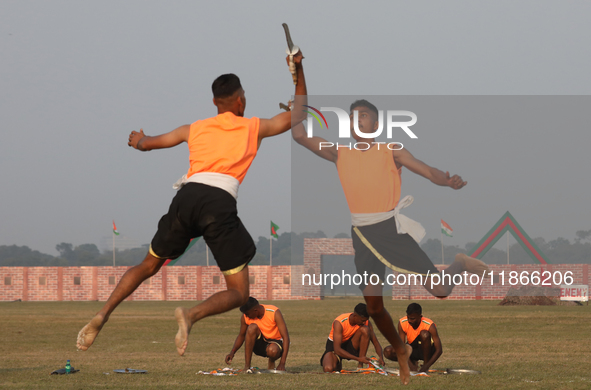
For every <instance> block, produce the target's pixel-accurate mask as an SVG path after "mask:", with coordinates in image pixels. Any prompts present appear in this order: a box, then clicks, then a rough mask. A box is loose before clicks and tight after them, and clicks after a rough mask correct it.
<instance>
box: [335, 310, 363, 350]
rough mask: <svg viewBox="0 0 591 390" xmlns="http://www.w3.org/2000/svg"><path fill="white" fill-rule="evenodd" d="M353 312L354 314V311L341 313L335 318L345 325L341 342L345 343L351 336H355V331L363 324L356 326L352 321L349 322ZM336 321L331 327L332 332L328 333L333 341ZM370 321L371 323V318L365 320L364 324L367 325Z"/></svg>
mask: <svg viewBox="0 0 591 390" xmlns="http://www.w3.org/2000/svg"><path fill="white" fill-rule="evenodd" d="M351 314H353V313H345V314H341V315H340V316H338V317H337V318H335V320H334V321H339V322H340V323H341V325H342V327H343V338H342V340H341V343H344V342H345V341H347V340H349V339H350V338H351V337H353V335H354V334H355V332H357V329H359V328H360V327H361V325H355V326H353V325H351V323H350V322H349V316H350V315H351ZM334 321H333V324H332V327H331V328H330V334H329V335H328V338H329V339H330V340H331V341H334V339H333V334H334ZM368 323H369V320H367V321H365V324H363V325H367V324H368Z"/></svg>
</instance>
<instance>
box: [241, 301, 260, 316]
mask: <svg viewBox="0 0 591 390" xmlns="http://www.w3.org/2000/svg"><path fill="white" fill-rule="evenodd" d="M258 305H259V301H257V300H256V298H253V297H248V301H246V303H245V304H244V305H242V306H240V311H241V312H243V313H244V314H246V313H248V311H249V310H250V309H252V308H254V307H257V306H258Z"/></svg>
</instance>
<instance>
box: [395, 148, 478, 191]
mask: <svg viewBox="0 0 591 390" xmlns="http://www.w3.org/2000/svg"><path fill="white" fill-rule="evenodd" d="M393 155H394V161H395V162H396V164H397V165H402V166H405V167H406V168H408V169H409V170H410V171H411V172H413V173H416V174H417V175H421V176H423V177H424V178H426V179H429V180H431V182H432V183H434V184H437V185H440V186H446V187H451V188H453V189H454V190H459V189H460V188H462V187H464V186H465V185H466V184H468V182H467V181H464V180H462V178H461V176H459V175H453V176H451V177H450V176H449V172H443V171H440V170H439V169H437V168H434V167H431V166H429V165H427V164H425V163H424V162H422V161H421V160H419V159H416V158H415V157H414V156H413V155H412V154H411V153H410V152H409V151H408V150H406V149H400V150H395V151H394V152H393Z"/></svg>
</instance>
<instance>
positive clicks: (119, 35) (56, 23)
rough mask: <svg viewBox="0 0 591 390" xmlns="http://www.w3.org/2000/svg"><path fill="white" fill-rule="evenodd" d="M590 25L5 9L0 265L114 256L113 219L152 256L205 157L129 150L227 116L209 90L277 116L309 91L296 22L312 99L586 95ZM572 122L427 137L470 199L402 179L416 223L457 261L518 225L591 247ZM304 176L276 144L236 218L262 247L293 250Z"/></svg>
mask: <svg viewBox="0 0 591 390" xmlns="http://www.w3.org/2000/svg"><path fill="white" fill-rule="evenodd" d="M590 14H591V4H590V3H588V2H580V1H560V2H558V1H552V2H550V1H537V0H536V1H518V2H515V1H486V2H482V1H478V2H475V1H445V2H438V1H427V2H403V1H384V2H377V1H375V2H371V1H370V2H363V3H360V2H353V1H338V2H337V1H335V2H328V1H323V2H318V1H313V2H312V1H300V2H276V1H269V2H238V1H216V2H211V1H208V2H205V1H203V2H197V1H174V2H171V1H168V2H163V1H145V0H144V1H123V2H122V1H100V2H99V1H93V2H90V1H87V2H77V1H51V2H45V1H26V2H23V1H7V0H2V1H1V2H0V53H2V55H1V57H0V126H1V134H2V141H1V142H0V180H1V181H0V182H1V187H0V188H1V190H0V200H1V201H0V245H11V244H16V245H27V246H29V247H30V248H32V249H35V250H40V251H42V252H45V253H49V254H54V255H55V254H57V252H56V251H55V245H56V244H58V243H60V242H69V243H72V244H74V245H80V244H84V243H96V244H97V245H99V246H100V247H101V248H104V245H105V243H106V244H107V245H108V244H109V243H110V239H111V220H113V219H114V220H115V221H116V223H117V227H118V228H119V231H120V232H121V233H122V236H123V238H118V240H122V242H123V241H125V240H127V242H129V243H136V244H138V245H139V244H144V243H148V242H149V241H150V240H151V238H152V236H153V234H154V232H155V230H156V225H157V222H158V219H159V218H160V217H161V216H162V214H163V213H165V212H166V211H167V209H168V206H169V204H170V201H171V199H172V197H173V196H174V193H175V192H174V190H173V189H172V187H171V186H172V184H173V183H174V182H175V181H176V180H177V179H178V178H179V177H180V176H182V175H183V174H184V173H186V171H187V168H188V151H187V148H186V145H180V146H178V147H176V148H173V149H170V150H166V151H152V152H148V153H142V152H138V151H136V150H132V149H131V148H129V147H128V146H127V137H128V135H129V132H130V131H131V130H139V129H140V128H143V129H144V131H145V132H146V134H149V135H155V134H159V133H162V132H166V131H169V130H172V129H173V128H175V127H177V126H179V125H183V124H187V123H191V122H193V121H195V120H197V119H202V118H206V117H208V116H213V115H215V113H216V111H215V107H214V106H213V104H212V102H211V89H210V87H211V83H212V81H213V80H214V79H215V78H216V77H217V76H219V75H220V74H222V73H228V72H233V73H236V74H238V75H239V76H240V77H241V80H242V84H243V86H244V88H245V90H246V95H247V101H248V104H247V111H246V115H247V116H260V117H271V116H273V115H275V114H276V113H278V102H279V101H284V102H285V101H287V100H288V98H289V96H290V95H291V94H292V93H293V90H294V88H293V85H292V82H291V76H290V74H289V72H288V70H287V67H286V65H285V59H284V57H285V54H284V50H285V46H286V45H285V38H284V35H283V29H282V28H281V23H282V22H287V23H288V24H289V25H290V27H291V31H292V36H293V38H294V41H295V43H296V44H297V45H299V46H300V47H301V48H302V51H303V53H304V55H305V57H306V59H305V61H304V62H305V71H306V78H307V81H308V91H309V93H310V94H313V95H356V96H360V95H367V96H373V95H588V94H590V92H591V77H589V69H591V53H590V52H589V50H588V48H589V37H590V36H591V26H590V25H589V23H588V15H590ZM481 99H483V98H481ZM496 99H500V100H498V101H499V102H500V101H504V100H503V99H502V98H499V97H496ZM475 102H482V100H478V99H477V100H475ZM495 102H497V101H495ZM566 102H567V103H565V104H566V106H569V107H578V109H579V111H577V112H578V113H579V114H580V115H579V117H578V118H579V119H578V121H577V122H576V126H575V125H572V122H569V121H568V118H565V119H564V120H559V118H556V117H555V116H554V115H555V112H553V111H552V110H548V112H546V115H547V116H548V118H547V119H548V120H549V122H548V123H552V124H555V128H554V129H552V126H545V127H544V131H543V132H542V133H540V132H539V131H538V132H536V130H537V129H536V126H534V125H533V124H535V123H540V122H539V120H540V118H537V119H536V120H535V121H533V122H527V123H529V124H532V125H531V126H524V127H525V128H521V127H515V126H514V127H511V126H509V125H507V124H506V123H503V122H502V121H501V120H500V118H499V116H498V115H495V113H488V115H485V114H484V113H483V114H482V117H480V118H479V117H476V118H475V117H470V121H469V122H470V123H472V124H473V123H478V121H479V120H482V121H483V122H482V123H485V121H487V122H486V123H488V125H487V126H482V128H471V129H472V131H471V132H468V133H467V132H466V131H467V129H466V128H462V132H461V133H457V134H454V133H453V129H454V128H453V126H452V127H451V128H450V126H448V127H446V128H445V131H446V133H445V134H443V133H438V132H437V129H434V128H430V129H427V128H424V130H423V133H422V134H421V135H420V136H419V139H418V140H416V141H414V144H412V148H413V149H412V150H411V151H412V152H413V153H415V155H416V156H417V157H418V158H420V159H422V160H424V161H425V162H427V163H430V164H432V165H435V166H437V167H439V168H441V169H443V170H450V171H452V173H459V174H461V175H462V176H463V177H464V178H465V179H466V180H468V182H469V184H468V186H467V187H466V188H465V189H463V190H461V191H460V192H454V191H452V190H449V189H445V188H438V187H435V186H433V185H432V184H430V183H428V182H426V181H425V180H422V181H421V179H419V178H417V179H411V176H412V175H411V174H408V173H406V174H404V175H405V176H403V194H405V193H410V194H412V195H414V196H415V198H418V199H417V200H416V201H415V205H413V206H411V209H414V210H416V211H413V212H412V213H408V214H409V216H412V217H415V218H416V219H417V220H419V221H420V222H421V223H423V225H424V226H425V227H426V228H427V237H428V238H429V237H430V238H435V237H439V225H438V223H439V219H440V218H444V219H445V220H446V221H447V222H448V223H449V224H450V225H451V226H452V227H453V228H454V238H452V239H449V240H448V241H446V242H447V243H449V244H458V245H463V244H465V243H466V242H468V241H477V240H479V239H480V238H481V237H482V235H484V233H486V231H487V230H488V229H489V228H490V227H491V226H492V224H494V223H495V222H496V221H497V220H498V219H499V218H500V217H501V215H502V214H503V213H504V212H505V211H507V210H509V211H511V212H512V213H513V215H514V216H515V217H516V219H517V220H518V222H519V223H520V224H521V225H522V227H523V228H524V229H525V230H526V231H527V232H528V233H529V234H530V235H531V236H532V237H537V236H542V237H545V238H546V239H553V238H556V237H558V236H563V237H565V238H570V239H572V238H573V237H574V234H575V232H576V231H577V230H581V229H585V230H588V229H591V211H590V210H591V208H590V207H589V205H588V202H587V199H588V198H589V196H588V193H589V191H590V190H591V185H590V180H589V173H588V171H589V167H590V166H591V157H590V156H591V153H589V151H588V148H587V146H586V145H587V144H589V141H591V136H590V135H589V126H588V125H587V126H586V127H585V122H584V118H585V114H588V111H589V110H588V109H585V108H584V107H585V105H586V106H587V107H589V105H588V103H589V99H588V98H569V100H566ZM571 103H572V106H571ZM475 104H476V103H475ZM495 104H496V103H495ZM499 104H501V103H499ZM567 111H568V110H567ZM567 111H560V112H567ZM532 112H536V111H535V110H534V111H532ZM466 115H468V113H467V114H466ZM468 116H469V115H468ZM491 118H492V119H494V120H492V122H491ZM530 119H531V118H530ZM524 120H527V118H525V119H524ZM542 122H543V121H542ZM427 123H431V122H427ZM491 123H496V124H497V125H498V126H499V129H498V130H499V132H498V136H497V135H496V133H494V132H492V133H491V128H492V129H494V124H492V125H491ZM546 124H547V123H546ZM448 132H449V134H448ZM410 147H411V146H409V148H410ZM310 156H311V155H310ZM291 165H292V160H291V137H290V136H289V134H285V135H283V136H281V137H277V138H276V139H269V140H265V141H264V142H263V144H262V147H261V149H260V152H259V154H258V156H257V158H256V159H255V161H254V163H253V165H252V167H251V170H250V172H249V174H248V175H247V176H246V179H245V181H244V183H243V185H242V186H241V188H240V192H239V202H238V203H239V206H238V207H239V215H240V216H241V218H242V220H243V221H244V223H245V225H246V227H247V228H248V229H249V231H250V232H251V234H252V235H253V237H254V238H255V239H256V238H257V237H258V236H260V235H264V236H267V235H268V234H269V220H271V219H272V220H273V221H274V222H275V223H277V224H278V225H279V226H280V227H281V230H280V231H279V232H280V233H281V232H283V231H289V230H291V223H292V216H291V213H292V207H291V193H292V190H291ZM326 165H327V166H328V168H327V169H333V170H334V168H332V167H330V164H329V163H327V164H326ZM495 166H498V169H494V167H495ZM331 173H332V174H334V175H336V172H331ZM434 199H437V200H436V201H435V200H434ZM419 200H420V202H419ZM342 211H343V214H342V215H344V217H343V218H344V223H343V227H342V229H341V228H340V227H339V226H335V227H326V228H325V229H326V230H327V233H328V234H331V235H334V234H336V233H338V232H339V231H348V229H349V226H348V225H347V221H348V216H347V212H346V210H342ZM313 225H315V224H313ZM318 225H319V227H318V228H322V227H321V225H322V223H321V222H319V223H318ZM314 230H316V229H314ZM122 236H120V237H122Z"/></svg>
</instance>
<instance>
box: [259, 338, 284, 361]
mask: <svg viewBox="0 0 591 390" xmlns="http://www.w3.org/2000/svg"><path fill="white" fill-rule="evenodd" d="M269 344H277V346H278V347H279V349H280V350H281V351H282V352H283V340H273V339H266V338H265V337H264V336H263V334H262V333H261V334H259V337H258V338H257V340H256V341H255V342H254V348H253V349H252V352H254V354H255V355H257V356H262V357H268V356H267V346H268V345H269Z"/></svg>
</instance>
